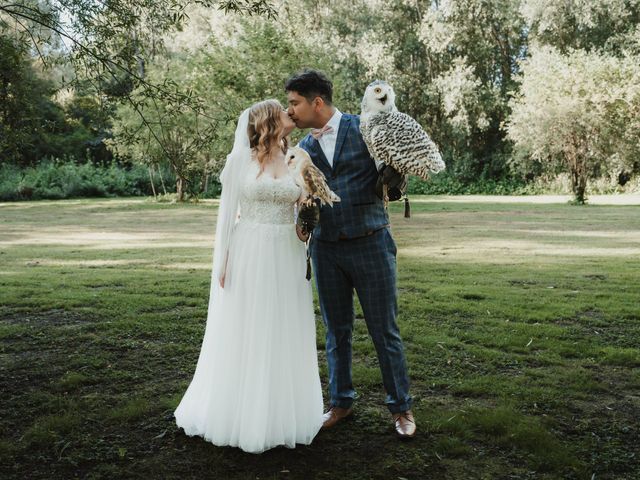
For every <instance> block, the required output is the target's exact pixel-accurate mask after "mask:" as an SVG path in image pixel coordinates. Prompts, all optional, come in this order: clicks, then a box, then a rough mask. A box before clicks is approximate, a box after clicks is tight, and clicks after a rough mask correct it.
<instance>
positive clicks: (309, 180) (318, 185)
mask: <svg viewBox="0 0 640 480" xmlns="http://www.w3.org/2000/svg"><path fill="white" fill-rule="evenodd" d="M301 174H302V178H303V180H304V185H305V187H306V189H307V191H308V192H309V193H310V194H311V195H312V196H313V197H316V198H319V199H320V201H321V203H322V204H323V205H324V204H325V203H328V204H329V205H331V206H333V202H335V201H340V198H339V197H338V196H337V195H336V194H335V193H333V192H332V191H331V189H330V188H329V185H327V179H326V177H325V176H324V173H322V171H321V170H320V169H319V168H318V167H316V166H315V165H314V164H313V163H311V162H308V163H307V165H305V166H304V167H303V168H302V171H301Z"/></svg>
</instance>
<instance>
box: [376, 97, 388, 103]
mask: <svg viewBox="0 0 640 480" xmlns="http://www.w3.org/2000/svg"><path fill="white" fill-rule="evenodd" d="M378 100H380V103H382V105H384V104H385V103H387V96H386V95H385V96H384V97H380V98H379V99H378Z"/></svg>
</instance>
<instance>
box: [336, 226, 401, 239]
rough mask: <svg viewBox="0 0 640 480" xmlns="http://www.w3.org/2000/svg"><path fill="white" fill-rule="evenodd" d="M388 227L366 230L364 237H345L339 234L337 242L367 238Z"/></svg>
mask: <svg viewBox="0 0 640 480" xmlns="http://www.w3.org/2000/svg"><path fill="white" fill-rule="evenodd" d="M388 226H389V224H388V223H387V224H386V225H382V226H381V227H378V228H376V229H375V230H368V231H367V232H366V233H365V234H364V235H358V236H357V237H347V236H345V235H344V234H341V235H339V236H338V240H356V239H358V238H364V237H369V236H371V235H373V234H374V233H376V232H379V231H380V230H382V229H383V228H387V227H388Z"/></svg>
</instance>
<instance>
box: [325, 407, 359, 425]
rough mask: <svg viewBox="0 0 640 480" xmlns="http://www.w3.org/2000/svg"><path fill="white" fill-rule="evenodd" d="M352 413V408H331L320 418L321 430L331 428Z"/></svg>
mask: <svg viewBox="0 0 640 480" xmlns="http://www.w3.org/2000/svg"><path fill="white" fill-rule="evenodd" d="M352 413H353V408H351V407H349V408H342V407H331V408H330V409H329V411H328V412H326V413H325V414H324V415H323V416H322V420H323V422H322V428H331V427H333V426H334V425H335V424H336V423H338V422H339V421H340V420H342V419H343V418H347V417H349V416H350V415H351V414H352Z"/></svg>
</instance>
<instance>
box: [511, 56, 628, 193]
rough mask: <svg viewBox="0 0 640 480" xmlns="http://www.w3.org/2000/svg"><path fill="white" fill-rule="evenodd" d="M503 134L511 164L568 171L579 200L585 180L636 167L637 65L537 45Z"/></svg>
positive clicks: (525, 63) (526, 64) (618, 59)
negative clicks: (510, 147)
mask: <svg viewBox="0 0 640 480" xmlns="http://www.w3.org/2000/svg"><path fill="white" fill-rule="evenodd" d="M511 105H512V108H513V113H512V115H511V117H510V120H509V123H508V126H507V129H508V131H509V136H510V138H511V139H512V140H513V141H514V142H515V144H516V147H517V149H518V150H519V155H516V156H514V160H513V161H514V164H515V165H516V166H517V167H519V168H521V169H523V170H525V171H526V170H528V169H531V161H530V159H533V160H534V161H535V162H536V163H537V165H535V167H539V169H540V170H542V171H547V172H548V171H553V172H560V171H564V172H568V173H570V174H571V176H572V185H573V192H574V194H575V197H576V201H577V202H578V203H583V202H584V201H585V190H586V184H587V180H588V179H589V178H597V177H600V176H602V175H603V174H606V173H609V172H614V173H621V172H622V171H624V170H625V169H627V170H630V169H632V168H633V165H634V162H636V161H637V159H638V154H640V147H639V145H638V137H639V135H640V120H639V118H640V66H638V62H637V59H634V58H632V57H622V58H618V57H612V56H608V55H604V54H600V53H588V52H586V51H584V50H570V51H569V52H568V53H567V54H566V55H563V54H562V53H560V52H559V51H558V50H557V49H554V48H551V47H539V48H536V49H534V50H533V52H532V56H531V58H530V59H528V60H527V61H525V62H523V76H522V85H521V87H520V91H519V93H517V94H516V95H515V97H514V99H513V101H512V103H511ZM535 167H534V168H535Z"/></svg>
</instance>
